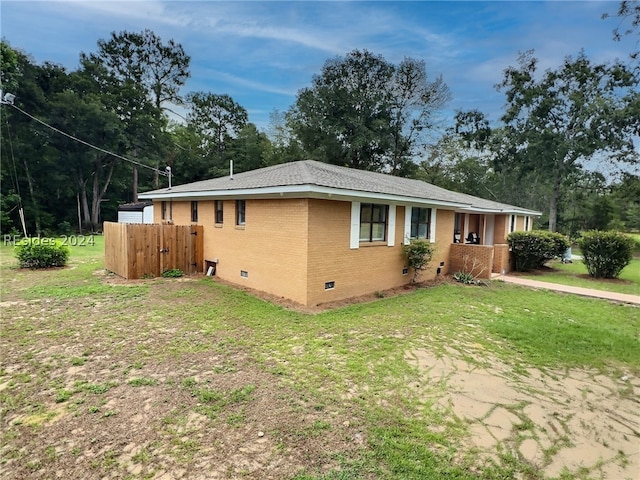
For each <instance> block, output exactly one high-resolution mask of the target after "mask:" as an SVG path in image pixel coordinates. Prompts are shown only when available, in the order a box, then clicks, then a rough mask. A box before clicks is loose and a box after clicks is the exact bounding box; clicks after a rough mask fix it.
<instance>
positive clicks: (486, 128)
mask: <svg viewBox="0 0 640 480" xmlns="http://www.w3.org/2000/svg"><path fill="white" fill-rule="evenodd" d="M623 7H624V8H626V9H627V10H626V11H623V10H622V8H623ZM620 8H621V10H620V11H619V12H618V15H619V16H620V17H621V19H623V20H625V19H628V18H631V20H632V22H631V25H632V27H631V28H630V29H628V30H627V31H625V32H623V34H632V35H636V34H637V32H636V28H635V27H636V26H637V20H638V18H639V13H638V5H637V2H622V4H621V7H620ZM633 22H636V23H633ZM618 34H619V33H618ZM0 50H1V51H0V53H1V62H2V63H1V71H0V73H1V75H0V79H1V83H2V89H3V91H4V92H11V93H12V94H14V95H15V96H16V101H15V106H11V105H2V107H1V108H0V115H1V117H0V131H1V145H0V148H1V152H0V153H1V157H0V159H1V170H0V180H1V192H0V193H1V197H0V202H1V204H0V209H1V222H2V223H1V229H2V233H3V234H6V233H10V232H21V231H22V226H21V221H20V218H21V215H23V218H24V220H25V224H26V229H27V232H28V233H29V234H32V235H33V234H35V235H38V234H40V235H43V234H53V233H71V232H73V231H79V230H80V229H83V230H85V231H92V230H99V229H100V228H101V227H100V225H101V223H102V221H105V220H115V219H116V216H117V214H116V212H117V207H118V205H119V204H122V203H127V202H131V201H134V200H135V199H136V194H137V193H136V192H138V191H146V190H150V189H154V188H159V187H165V186H166V185H167V179H166V178H165V177H164V176H162V172H164V171H165V167H166V166H170V167H171V168H172V172H173V179H172V181H173V184H181V183H186V182H191V181H196V180H202V179H206V178H211V177H216V176H221V175H227V174H228V172H229V160H233V161H234V171H235V172H242V171H247V170H252V169H256V168H260V167H264V166H268V165H273V164H276V163H282V162H288V161H294V160H299V159H304V158H311V159H316V160H319V161H324V162H329V163H335V164H339V165H344V166H348V167H352V168H360V169H366V170H373V171H381V172H387V173H390V174H393V175H400V176H406V177H412V178H419V179H422V180H425V181H428V182H430V183H433V184H435V185H439V186H442V187H445V188H448V189H451V190H455V191H459V192H464V193H469V194H471V195H476V196H479V197H483V198H489V199H492V200H497V201H501V202H506V203H512V204H515V205H519V206H522V207H527V208H532V209H537V210H540V211H542V212H544V215H543V217H542V219H541V220H540V221H539V222H538V226H543V227H544V226H548V227H549V229H550V230H552V231H562V232H564V233H574V232H577V231H580V230H585V229H594V228H596V229H607V228H616V229H622V230H640V177H639V176H638V169H637V162H638V148H637V146H636V145H634V141H635V142H636V144H637V142H638V137H639V136H640V95H639V93H638V85H639V77H640V66H639V63H638V55H637V52H630V56H629V58H628V59H626V60H623V61H615V62H610V63H608V64H597V63H594V62H592V61H591V60H590V59H589V58H587V57H586V56H585V54H584V53H582V52H580V53H578V54H577V55H576V56H574V57H569V56H568V57H567V58H566V59H565V61H564V62H563V64H562V65H560V66H558V67H557V68H556V69H554V70H548V71H546V72H540V71H539V70H538V68H537V59H536V57H535V55H534V53H533V52H525V53H523V54H521V56H520V58H519V61H518V64H517V65H516V66H513V67H509V68H507V69H506V70H505V72H504V78H503V81H502V82H501V83H500V85H498V87H497V88H498V89H499V90H501V91H503V92H504V93H505V105H504V112H503V114H502V116H501V118H500V121H499V123H498V124H497V125H493V124H490V122H489V121H488V119H487V118H486V116H485V115H484V114H483V113H482V112H479V111H468V112H456V113H455V117H454V118H447V115H446V113H445V112H446V110H445V107H446V105H447V102H448V101H449V100H450V97H451V95H450V92H449V89H448V88H447V86H446V84H445V83H444V81H443V79H442V78H441V77H439V76H437V75H435V76H432V75H430V74H429V72H428V71H427V68H426V65H425V63H424V61H422V60H419V59H412V58H405V59H403V60H402V61H401V62H399V63H398V64H393V63H391V62H388V61H387V60H386V59H384V58H383V57H382V56H380V55H376V54H374V53H372V52H369V51H366V50H354V51H351V52H349V53H347V54H346V55H345V56H343V57H336V58H332V59H328V60H327V61H326V63H325V65H324V66H323V68H322V70H321V72H319V73H318V74H316V75H314V76H313V77H312V79H311V82H310V86H309V87H307V88H303V89H301V90H300V91H299V92H298V94H297V97H296V99H295V102H294V103H293V105H292V106H291V107H290V109H289V110H288V111H286V112H279V111H274V112H272V115H271V121H270V124H269V127H268V128H267V129H266V132H263V131H260V130H259V129H258V128H257V127H256V125H254V124H253V123H251V122H250V121H249V117H248V114H247V110H246V109H245V108H244V107H243V106H241V105H239V104H238V103H237V102H235V101H234V100H233V98H231V97H230V96H229V95H226V94H223V93H213V92H202V91H201V92H190V93H187V94H184V93H183V90H184V89H185V86H186V84H187V81H188V79H189V77H190V70H189V64H190V57H189V55H188V54H187V52H185V51H184V50H183V48H182V46H181V45H180V44H177V43H175V42H174V41H173V40H169V41H163V40H162V39H160V38H159V37H157V36H156V35H155V34H154V33H153V32H151V31H149V30H145V31H143V32H139V33H134V32H120V33H116V32H114V33H112V34H111V37H110V38H109V39H106V40H99V41H98V42H97V48H96V51H95V52H92V53H88V54H86V53H81V54H80V64H79V67H78V68H77V70H74V71H68V70H67V69H65V68H64V67H62V66H60V65H56V64H52V63H49V62H44V63H43V64H37V63H36V62H35V61H34V60H33V59H32V58H31V57H30V56H29V55H28V53H26V52H23V51H21V50H20V49H19V48H16V47H14V46H12V45H10V44H9V42H8V41H6V40H2V42H1V43H0ZM176 107H179V109H177V108H176ZM177 111H180V112H183V113H182V114H180V115H179V114H178V113H177ZM185 112H186V113H185ZM176 120H178V121H176ZM447 125H450V127H448V128H447V127H446V126H447ZM61 132H64V133H61ZM65 134H66V135H65ZM71 136H72V137H76V138H77V139H80V140H82V141H83V142H86V143H89V144H92V145H95V146H98V147H100V149H101V150H96V149H92V148H90V147H88V146H87V145H86V144H83V143H81V142H78V141H77V140H75V139H73V138H71ZM114 154H115V155H114ZM123 157H124V158H123ZM126 159H128V160H131V161H127V160H126ZM594 167H597V170H599V171H604V172H607V174H606V175H607V176H605V175H604V174H602V173H596V172H595V170H596V168H594ZM21 212H22V213H21Z"/></svg>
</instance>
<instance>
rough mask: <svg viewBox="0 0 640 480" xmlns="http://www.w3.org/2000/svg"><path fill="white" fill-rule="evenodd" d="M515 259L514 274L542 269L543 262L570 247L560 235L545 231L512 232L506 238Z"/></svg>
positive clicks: (560, 254) (557, 255)
mask: <svg viewBox="0 0 640 480" xmlns="http://www.w3.org/2000/svg"><path fill="white" fill-rule="evenodd" d="M507 242H508V243H509V248H510V249H511V251H512V252H513V256H514V259H515V265H514V268H515V270H516V272H528V271H530V270H534V269H536V268H540V267H542V266H543V265H544V264H545V262H547V261H549V260H551V259H552V258H555V257H560V256H562V254H563V253H564V252H565V251H566V250H567V248H569V247H570V246H571V244H570V243H569V240H567V239H566V238H565V237H564V235H562V234H560V233H554V232H548V231H546V230H533V231H531V232H513V233H510V234H509V236H508V237H507Z"/></svg>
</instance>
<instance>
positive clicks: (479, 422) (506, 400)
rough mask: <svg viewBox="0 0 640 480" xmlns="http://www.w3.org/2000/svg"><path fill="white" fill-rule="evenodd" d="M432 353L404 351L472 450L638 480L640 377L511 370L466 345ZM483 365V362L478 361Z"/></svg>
mask: <svg viewBox="0 0 640 480" xmlns="http://www.w3.org/2000/svg"><path fill="white" fill-rule="evenodd" d="M465 350H466V351H465V356H466V358H469V357H471V358H474V361H473V362H472V363H470V362H469V361H467V360H464V359H462V358H461V357H462V355H461V352H460V350H455V349H450V350H449V356H445V357H436V356H434V354H433V353H431V352H429V351H426V350H415V351H411V352H407V355H406V359H407V361H408V362H410V363H411V364H413V365H415V366H416V367H418V368H419V370H420V371H421V372H422V374H423V376H424V381H422V382H420V383H419V384H416V385H415V388H416V390H417V391H418V392H419V393H420V395H422V396H423V398H424V399H425V400H427V399H429V400H435V401H436V402H437V403H436V404H437V405H438V408H441V409H442V410H443V411H445V412H451V411H452V412H453V413H454V414H455V415H456V416H457V417H458V418H460V419H461V420H464V421H465V422H466V423H467V424H468V425H469V429H470V432H471V445H470V447H469V448H474V449H477V450H478V451H480V452H482V454H483V455H484V456H486V457H488V458H496V455H497V452H501V451H503V452H504V451H510V452H513V453H515V455H516V457H518V458H520V459H522V460H524V461H526V462H528V463H529V464H531V465H532V466H535V467H536V468H539V469H541V470H542V471H543V472H544V474H545V475H546V476H548V477H551V478H554V477H559V476H560V474H562V473H571V474H576V473H578V472H580V471H583V472H584V471H585V470H586V471H588V472H589V475H590V478H602V479H610V480H614V479H615V480H622V479H625V480H626V479H628V480H637V479H638V478H640V473H639V472H640V401H639V400H638V398H637V396H635V395H634V394H633V392H634V390H635V391H636V392H637V391H638V389H640V379H638V378H630V377H629V376H626V375H623V376H622V377H621V378H609V377H606V376H604V375H601V374H599V373H597V372H589V371H584V370H569V371H564V370H563V371H544V372H543V371H540V370H537V369H532V368H530V369H528V370H527V371H526V373H525V374H522V375H516V374H514V373H513V370H512V368H510V367H507V366H505V365H504V364H502V363H501V362H500V361H499V360H497V359H496V358H492V357H491V356H490V355H487V354H486V352H483V350H482V347H481V346H480V345H469V346H467V348H466V349H465ZM479 365H483V366H479Z"/></svg>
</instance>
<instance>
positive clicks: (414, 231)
mask: <svg viewBox="0 0 640 480" xmlns="http://www.w3.org/2000/svg"><path fill="white" fill-rule="evenodd" d="M411 238H418V225H417V224H415V223H412V224H411Z"/></svg>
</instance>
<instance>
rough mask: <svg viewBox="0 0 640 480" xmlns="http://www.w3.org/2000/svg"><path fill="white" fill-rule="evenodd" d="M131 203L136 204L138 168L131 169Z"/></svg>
mask: <svg viewBox="0 0 640 480" xmlns="http://www.w3.org/2000/svg"><path fill="white" fill-rule="evenodd" d="M132 201H133V203H138V167H136V166H134V167H133V199H132Z"/></svg>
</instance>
